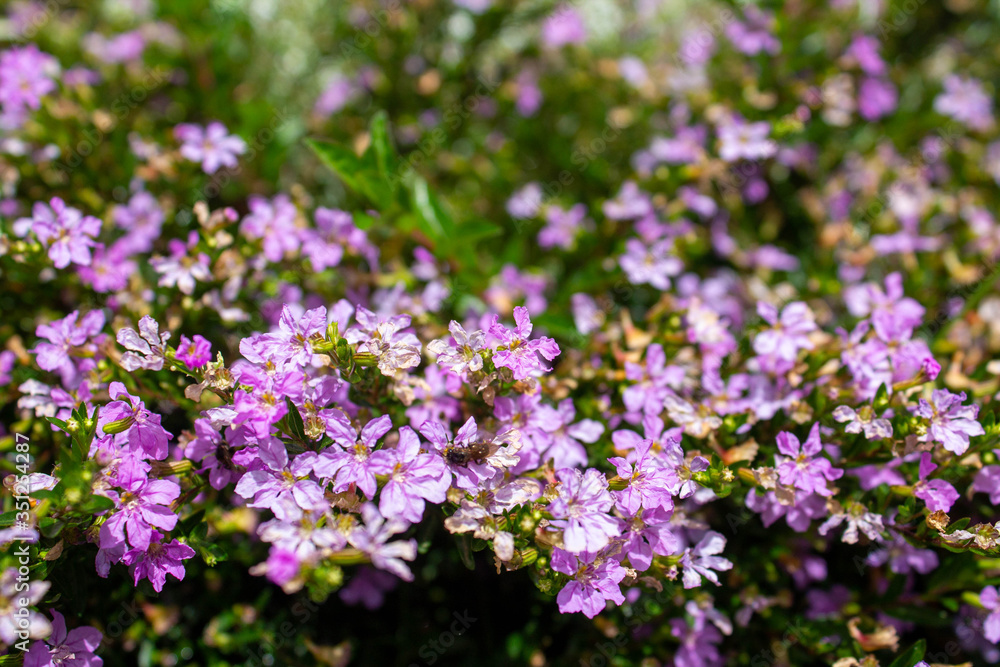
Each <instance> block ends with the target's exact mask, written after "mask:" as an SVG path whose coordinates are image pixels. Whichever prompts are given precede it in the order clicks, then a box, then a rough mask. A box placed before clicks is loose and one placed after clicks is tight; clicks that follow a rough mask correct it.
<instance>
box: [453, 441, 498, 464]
mask: <svg viewBox="0 0 1000 667" xmlns="http://www.w3.org/2000/svg"><path fill="white" fill-rule="evenodd" d="M498 449H500V445H499V444H498V443H495V442H487V441H486V440H475V441H473V442H471V443H469V445H468V446H467V447H456V446H455V445H451V446H449V447H446V448H445V450H444V460H445V461H447V462H448V463H450V464H452V465H455V466H467V465H469V464H470V463H471V462H473V461H475V462H476V463H482V462H483V461H484V460H485V459H487V458H489V457H490V456H493V455H494V454H495V453H496V452H497V450H498Z"/></svg>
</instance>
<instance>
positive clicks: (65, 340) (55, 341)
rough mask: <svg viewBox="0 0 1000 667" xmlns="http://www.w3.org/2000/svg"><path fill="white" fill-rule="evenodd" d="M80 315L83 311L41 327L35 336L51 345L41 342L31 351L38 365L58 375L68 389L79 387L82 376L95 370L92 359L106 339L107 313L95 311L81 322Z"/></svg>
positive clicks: (74, 312) (75, 311)
mask: <svg viewBox="0 0 1000 667" xmlns="http://www.w3.org/2000/svg"><path fill="white" fill-rule="evenodd" d="M79 315H80V311H78V310H74V311H73V312H72V313H70V314H69V315H67V316H66V317H64V318H62V319H61V320H55V321H54V322H50V323H48V324H40V325H39V326H38V328H37V329H35V335H36V336H38V337H39V338H44V339H46V340H47V341H48V342H47V343H45V342H39V343H37V344H36V345H35V347H34V348H33V349H32V350H31V351H32V352H34V353H35V354H36V355H37V356H36V359H35V360H36V361H37V362H38V366H39V367H40V368H42V369H44V370H47V371H53V372H58V373H59V374H60V376H61V377H62V382H63V385H65V386H66V387H67V388H71V387H75V386H77V385H79V381H80V379H81V376H82V374H83V373H84V372H86V371H89V370H91V369H93V368H94V367H95V363H94V359H93V357H95V356H96V354H97V352H98V346H99V345H100V344H101V343H102V342H103V340H104V336H103V335H102V334H101V329H103V328H104V312H103V311H100V310H92V311H90V312H89V313H87V314H86V315H84V316H83V319H81V320H80V321H79V323H78V322H77V318H78V317H79ZM76 353H81V354H79V355H78V354H76ZM88 357H89V358H88Z"/></svg>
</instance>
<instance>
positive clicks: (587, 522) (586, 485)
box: [549, 468, 621, 554]
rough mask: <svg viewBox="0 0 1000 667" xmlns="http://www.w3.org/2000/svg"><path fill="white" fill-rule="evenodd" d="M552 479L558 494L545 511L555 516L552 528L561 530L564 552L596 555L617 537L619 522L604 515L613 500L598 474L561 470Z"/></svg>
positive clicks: (606, 482) (619, 527)
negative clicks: (556, 479)
mask: <svg viewBox="0 0 1000 667" xmlns="http://www.w3.org/2000/svg"><path fill="white" fill-rule="evenodd" d="M556 477H557V478H558V479H559V482H560V484H559V487H558V494H559V495H558V496H557V497H556V498H555V499H554V500H553V501H552V502H551V503H550V504H549V512H551V514H552V516H553V517H555V519H554V520H553V521H552V525H553V526H555V527H557V528H562V529H563V547H564V548H565V549H566V550H567V551H569V552H571V553H576V554H579V553H583V552H586V551H589V552H593V553H596V552H598V551H600V550H601V549H603V548H604V547H606V546H608V543H609V542H610V541H611V539H612V538H614V537H618V536H619V535H620V534H621V521H620V520H619V519H616V518H615V517H613V516H611V515H610V514H608V511H609V510H610V509H611V506H612V505H614V499H613V498H612V497H611V494H610V493H609V492H608V481H607V480H606V479H605V478H604V474H603V473H601V471H599V470H597V469H595V468H588V469H587V471H586V472H585V473H583V472H580V470H578V469H576V468H563V469H562V470H559V471H558V472H556Z"/></svg>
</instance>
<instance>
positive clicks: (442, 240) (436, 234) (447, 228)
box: [409, 176, 455, 252]
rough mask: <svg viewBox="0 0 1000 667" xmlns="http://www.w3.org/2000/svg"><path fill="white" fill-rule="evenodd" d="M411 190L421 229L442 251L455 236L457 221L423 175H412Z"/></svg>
mask: <svg viewBox="0 0 1000 667" xmlns="http://www.w3.org/2000/svg"><path fill="white" fill-rule="evenodd" d="M409 191H410V201H411V203H412V204H413V210H414V211H415V212H416V213H417V222H418V224H419V226H420V229H421V231H423V232H424V234H426V235H427V236H428V238H430V240H431V241H433V242H434V243H435V245H436V246H439V247H438V248H437V250H438V251H439V252H440V251H441V250H442V248H441V246H447V245H450V241H451V239H454V238H455V221H454V220H453V219H452V217H451V216H450V215H449V214H448V212H447V211H445V209H444V207H443V206H442V204H441V201H440V200H439V199H438V198H437V196H436V195H435V194H434V193H433V192H431V189H430V186H428V185H427V180H426V179H424V178H423V177H421V176H414V177H412V178H411V180H410V183H409Z"/></svg>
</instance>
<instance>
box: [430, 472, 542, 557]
mask: <svg viewBox="0 0 1000 667" xmlns="http://www.w3.org/2000/svg"><path fill="white" fill-rule="evenodd" d="M541 495H542V488H541V485H540V484H539V483H538V482H536V481H535V480H533V479H523V478H522V479H515V480H513V481H511V482H509V483H507V482H504V481H503V479H502V478H499V477H495V478H493V479H490V480H487V481H486V482H485V483H484V484H483V486H481V487H480V488H479V493H478V495H477V496H476V497H475V499H474V500H469V499H468V498H463V499H462V503H461V507H459V509H458V510H456V511H455V513H454V514H452V515H451V516H450V517H448V518H447V519H445V521H444V525H445V528H447V529H448V531H449V532H451V533H470V532H471V533H472V536H473V537H475V538H476V539H480V540H492V542H493V551H494V552H495V553H496V555H497V557H498V558H499V559H500V560H501V561H504V562H507V561H510V560H511V559H512V558H513V557H514V536H513V534H511V533H509V532H507V531H505V530H501V526H500V525H499V524H498V523H497V519H498V517H497V516H496V515H500V514H503V513H504V512H507V511H508V510H510V509H512V508H514V507H515V506H518V505H528V504H529V503H531V502H533V501H535V500H537V499H538V498H539V496H541Z"/></svg>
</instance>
